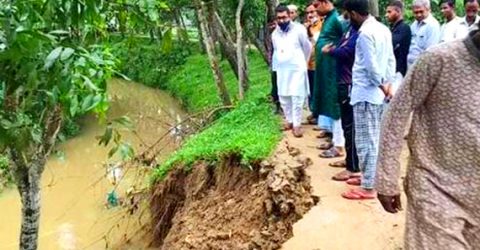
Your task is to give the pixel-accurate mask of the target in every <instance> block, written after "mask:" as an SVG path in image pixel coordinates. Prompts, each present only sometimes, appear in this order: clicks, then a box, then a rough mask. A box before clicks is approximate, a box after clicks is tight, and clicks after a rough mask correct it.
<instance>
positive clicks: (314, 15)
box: [305, 0, 323, 124]
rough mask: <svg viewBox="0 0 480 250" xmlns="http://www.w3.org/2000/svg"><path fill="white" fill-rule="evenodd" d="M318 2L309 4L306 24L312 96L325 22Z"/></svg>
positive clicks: (311, 102)
mask: <svg viewBox="0 0 480 250" xmlns="http://www.w3.org/2000/svg"><path fill="white" fill-rule="evenodd" d="M316 2H317V1H316V0H315V1H312V2H310V3H309V4H308V6H307V9H306V10H305V12H306V14H307V21H306V22H305V27H307V31H308V37H309V38H310V42H311V43H312V53H311V55H310V59H309V60H308V84H309V87H310V94H312V93H313V85H314V83H315V82H314V81H315V44H316V43H317V40H318V36H319V35H320V31H321V30H322V24H323V20H322V19H321V18H320V16H319V15H318V12H317V8H316V6H315V4H316ZM312 104H313V101H312V98H311V97H310V98H309V102H308V106H309V108H310V110H312ZM307 121H308V122H309V123H310V124H316V121H317V118H316V117H313V116H311V115H310V116H308V117H307Z"/></svg>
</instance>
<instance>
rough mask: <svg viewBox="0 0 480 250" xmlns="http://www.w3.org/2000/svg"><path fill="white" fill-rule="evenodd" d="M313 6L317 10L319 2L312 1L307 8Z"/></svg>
mask: <svg viewBox="0 0 480 250" xmlns="http://www.w3.org/2000/svg"><path fill="white" fill-rule="evenodd" d="M312 5H313V6H314V7H315V8H316V7H317V6H318V0H312V1H310V2H308V4H307V8H308V7H309V6H312Z"/></svg>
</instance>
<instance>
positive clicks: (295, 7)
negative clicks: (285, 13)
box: [287, 4, 298, 11]
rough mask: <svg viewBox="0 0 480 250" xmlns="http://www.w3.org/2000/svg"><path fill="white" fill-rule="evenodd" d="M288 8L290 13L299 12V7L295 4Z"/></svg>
mask: <svg viewBox="0 0 480 250" xmlns="http://www.w3.org/2000/svg"><path fill="white" fill-rule="evenodd" d="M287 8H288V10H289V11H292V10H294V11H297V10H298V7H297V5H295V4H290V5H288V6H287Z"/></svg>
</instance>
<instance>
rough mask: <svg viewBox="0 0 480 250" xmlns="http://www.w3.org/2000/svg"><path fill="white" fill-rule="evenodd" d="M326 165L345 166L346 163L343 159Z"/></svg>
mask: <svg viewBox="0 0 480 250" xmlns="http://www.w3.org/2000/svg"><path fill="white" fill-rule="evenodd" d="M328 166H330V167H333V168H346V167H347V163H346V162H345V160H341V161H336V162H332V163H329V164H328Z"/></svg>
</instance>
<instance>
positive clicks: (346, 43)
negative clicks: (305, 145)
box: [322, 25, 360, 181]
mask: <svg viewBox="0 0 480 250" xmlns="http://www.w3.org/2000/svg"><path fill="white" fill-rule="evenodd" d="M348 26H349V27H348V29H347V32H346V33H345V34H344V35H343V37H342V39H341V40H340V43H339V45H338V47H336V46H334V45H333V44H328V45H326V46H325V47H323V49H322V52H323V53H326V54H330V55H331V56H333V57H334V58H335V59H337V75H338V78H337V81H338V102H339V104H340V113H341V120H342V129H343V136H344V137H345V151H346V158H345V164H346V169H345V170H344V171H341V172H340V173H338V174H336V175H335V176H333V177H332V179H333V180H335V181H348V180H349V179H352V178H358V177H359V176H360V169H359V167H358V156H357V150H356V147H355V138H354V137H355V134H354V120H353V107H352V105H350V89H351V88H352V67H353V63H354V60H355V45H356V43H357V38H358V30H357V29H356V28H355V27H352V26H351V25H348ZM331 150H335V147H332V148H331V149H330V150H327V151H325V152H323V153H322V154H324V155H325V156H328V155H334V153H332V152H331ZM325 158H327V157H325ZM337 165H340V163H338V162H337V163H332V165H331V166H334V167H336V166H337Z"/></svg>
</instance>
